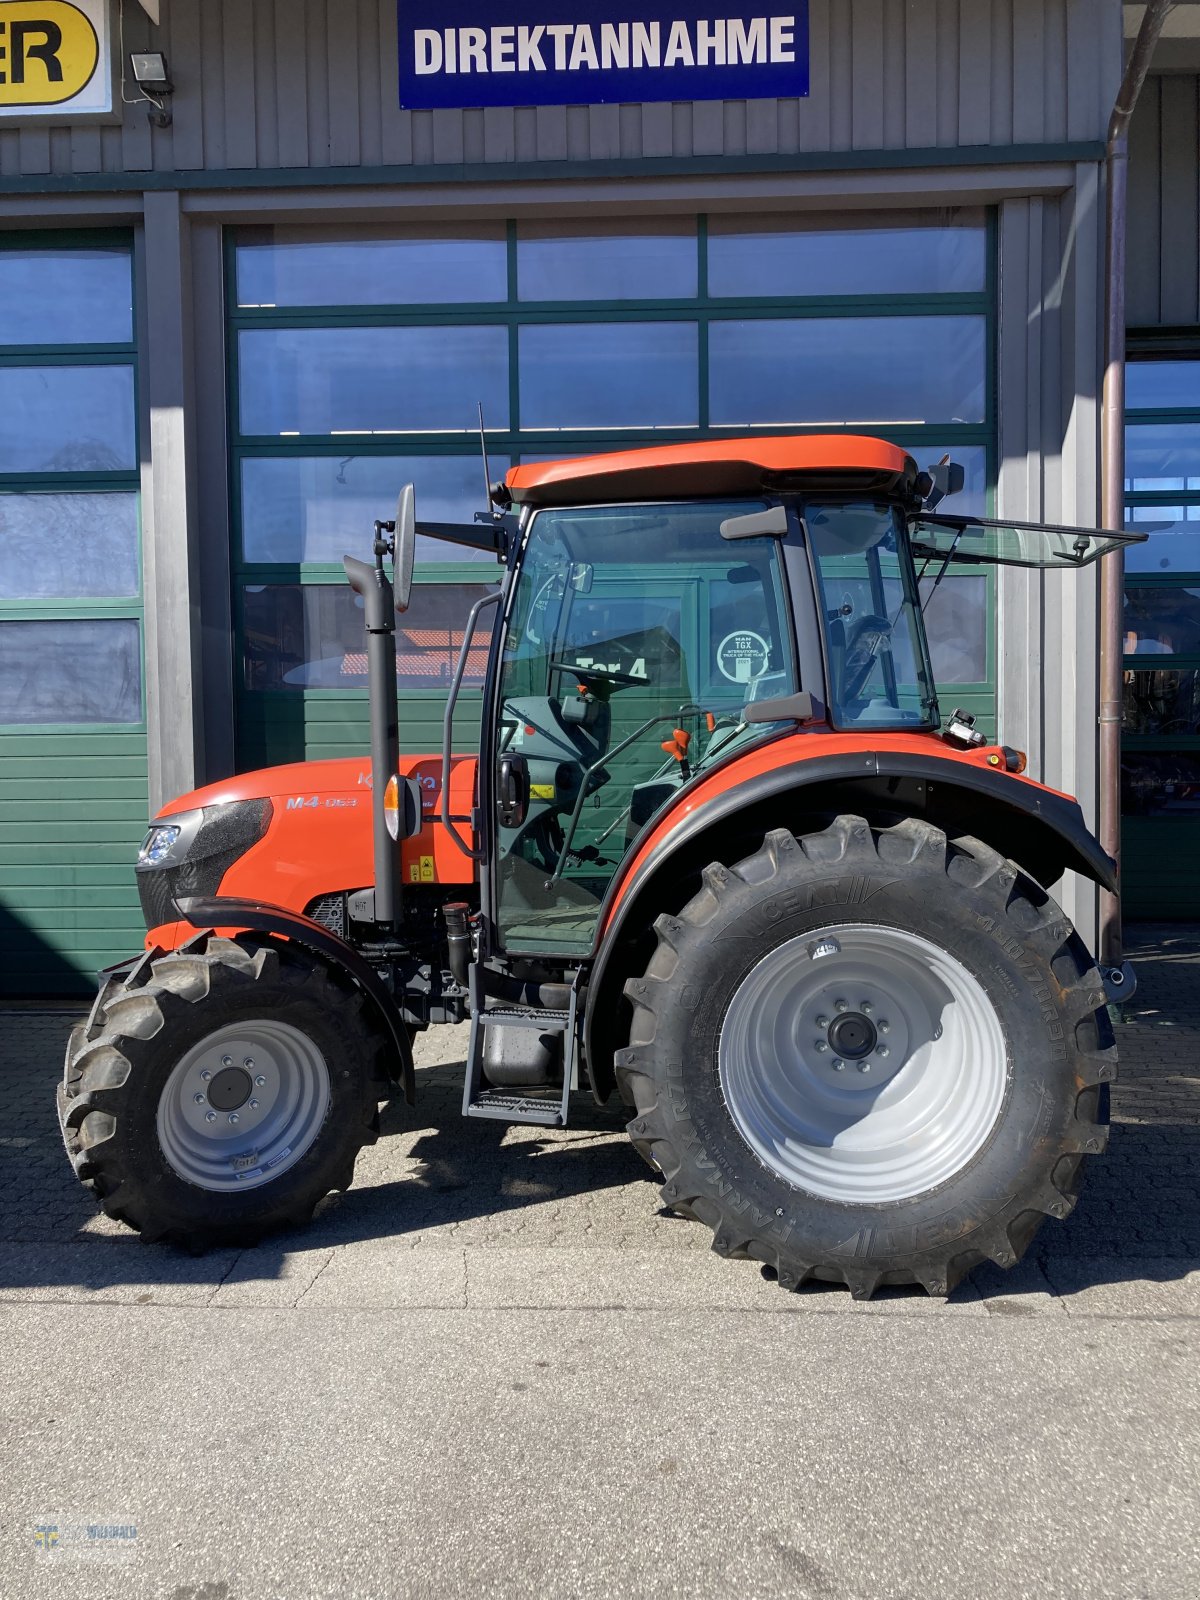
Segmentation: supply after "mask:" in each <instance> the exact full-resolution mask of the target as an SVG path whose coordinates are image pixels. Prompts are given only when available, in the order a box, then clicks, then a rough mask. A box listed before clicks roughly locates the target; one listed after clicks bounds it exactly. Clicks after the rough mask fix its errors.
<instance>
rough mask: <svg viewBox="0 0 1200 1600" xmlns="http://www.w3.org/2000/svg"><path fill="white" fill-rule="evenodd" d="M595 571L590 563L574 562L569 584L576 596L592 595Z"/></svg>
mask: <svg viewBox="0 0 1200 1600" xmlns="http://www.w3.org/2000/svg"><path fill="white" fill-rule="evenodd" d="M595 571H596V569H595V568H594V567H593V566H592V564H591V562H590V561H574V562H572V563H571V571H570V576H569V577H568V579H567V582H568V583H569V584H570V585H571V588H572V589H574V591H575V593H576V594H591V592H592V579H593V577H594V576H595Z"/></svg>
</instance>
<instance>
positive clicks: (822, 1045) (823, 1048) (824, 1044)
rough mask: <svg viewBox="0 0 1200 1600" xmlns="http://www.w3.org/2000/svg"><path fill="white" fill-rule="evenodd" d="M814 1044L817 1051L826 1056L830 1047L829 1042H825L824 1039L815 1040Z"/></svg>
mask: <svg viewBox="0 0 1200 1600" xmlns="http://www.w3.org/2000/svg"><path fill="white" fill-rule="evenodd" d="M813 1043H814V1044H815V1045H816V1047H817V1049H818V1050H819V1051H820V1052H821V1054H822V1055H824V1054H825V1052H826V1050H828V1049H829V1045H828V1043H827V1041H826V1040H824V1039H814V1040H813Z"/></svg>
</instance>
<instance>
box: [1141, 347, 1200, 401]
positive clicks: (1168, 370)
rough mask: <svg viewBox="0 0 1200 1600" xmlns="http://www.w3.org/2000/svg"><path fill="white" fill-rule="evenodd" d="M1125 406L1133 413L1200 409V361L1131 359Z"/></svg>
mask: <svg viewBox="0 0 1200 1600" xmlns="http://www.w3.org/2000/svg"><path fill="white" fill-rule="evenodd" d="M1125 405H1126V407H1127V408H1128V409H1129V410H1131V411H1132V410H1136V409H1139V408H1140V409H1143V410H1147V411H1171V410H1175V409H1176V408H1179V409H1183V408H1188V407H1190V408H1200V361H1195V360H1193V361H1187V360H1184V361H1138V360H1135V359H1133V358H1131V359H1130V360H1129V362H1128V363H1127V364H1126V367H1125Z"/></svg>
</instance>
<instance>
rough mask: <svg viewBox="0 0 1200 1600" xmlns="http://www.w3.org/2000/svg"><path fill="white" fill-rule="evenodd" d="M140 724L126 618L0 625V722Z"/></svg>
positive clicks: (134, 645) (135, 658)
mask: <svg viewBox="0 0 1200 1600" xmlns="http://www.w3.org/2000/svg"><path fill="white" fill-rule="evenodd" d="M141 720H142V653H141V642H140V636H139V629H138V625H137V623H136V622H135V621H134V620H133V618H132V617H106V618H103V619H101V618H96V619H94V620H89V621H72V622H67V621H63V620H61V619H59V618H56V619H55V620H53V621H47V622H0V723H5V722H9V723H23V724H28V723H34V722H39V723H64V722H68V723H97V722H140V721H141Z"/></svg>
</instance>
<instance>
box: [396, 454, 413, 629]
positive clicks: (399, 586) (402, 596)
mask: <svg viewBox="0 0 1200 1600" xmlns="http://www.w3.org/2000/svg"><path fill="white" fill-rule="evenodd" d="M416 554H417V496H416V491H415V490H414V488H413V486H412V484H411V483H406V484H405V485H404V487H403V489H401V491H400V499H399V501H398V502H397V504H396V553H395V555H394V556H393V558H392V588H393V589H394V590H395V594H396V610H397V611H407V610H408V602H409V598H410V596H411V595H412V577H413V562H414V560H415V559H416Z"/></svg>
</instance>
